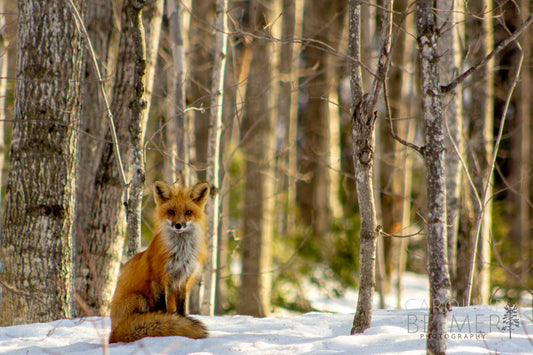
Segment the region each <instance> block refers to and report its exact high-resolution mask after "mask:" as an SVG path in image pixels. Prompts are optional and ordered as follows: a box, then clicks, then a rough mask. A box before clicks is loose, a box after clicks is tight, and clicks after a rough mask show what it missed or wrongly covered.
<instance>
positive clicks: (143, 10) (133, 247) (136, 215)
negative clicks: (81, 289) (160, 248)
mask: <svg viewBox="0 0 533 355" xmlns="http://www.w3.org/2000/svg"><path fill="white" fill-rule="evenodd" d="M163 4H164V2H163V1H162V0H161V1H159V2H156V3H155V4H154V5H150V6H146V5H144V3H143V2H141V3H136V2H133V1H132V2H130V5H129V8H128V10H127V11H128V18H129V21H131V22H132V23H133V31H132V35H133V42H134V46H135V57H134V60H135V69H134V72H135V74H134V77H133V85H134V88H135V91H134V97H133V98H132V99H131V102H130V105H129V107H130V109H131V116H130V120H129V131H130V135H131V136H130V147H131V148H132V157H131V180H130V185H129V188H128V201H127V203H126V205H125V207H126V218H127V225H128V227H127V235H128V257H132V256H133V255H135V254H137V253H138V252H140V249H141V211H142V199H143V190H144V180H145V175H146V173H145V167H144V163H145V156H144V136H145V133H146V124H147V122H148V114H149V112H150V102H151V95H152V88H153V82H154V76H155V67H156V61H157V60H156V58H157V49H158V48H159V37H160V33H161V19H162V16H163ZM143 14H145V18H146V19H145V22H146V23H147V28H146V31H145V27H144V24H143Z"/></svg>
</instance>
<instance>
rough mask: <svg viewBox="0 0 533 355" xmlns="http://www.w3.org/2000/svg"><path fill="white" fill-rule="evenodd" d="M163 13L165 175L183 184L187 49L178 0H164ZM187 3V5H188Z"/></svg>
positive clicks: (186, 160)
mask: <svg viewBox="0 0 533 355" xmlns="http://www.w3.org/2000/svg"><path fill="white" fill-rule="evenodd" d="M166 5H167V16H168V21H169V41H170V47H171V54H172V65H171V71H170V73H171V75H170V78H169V80H168V97H167V102H166V116H165V121H166V127H165V139H166V144H167V150H168V159H166V160H165V176H166V179H167V180H168V181H172V182H175V181H177V180H178V178H181V179H183V184H184V185H185V186H189V185H190V184H191V182H190V181H189V179H190V172H189V161H190V158H189V135H190V128H189V121H188V120H187V115H186V114H185V108H186V107H185V106H186V85H185V78H186V63H185V51H186V48H187V43H186V39H187V36H185V31H184V28H186V27H185V24H184V22H187V23H189V21H185V14H187V12H186V11H184V7H186V6H187V5H185V6H184V5H182V2H181V1H179V0H167V1H166ZM189 5H190V4H189Z"/></svg>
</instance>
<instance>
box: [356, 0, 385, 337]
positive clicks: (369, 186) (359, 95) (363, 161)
mask: <svg viewBox="0 0 533 355" xmlns="http://www.w3.org/2000/svg"><path fill="white" fill-rule="evenodd" d="M383 8H384V11H383V18H382V28H381V50H380V54H379V59H378V64H377V70H376V73H375V77H374V80H373V82H372V86H371V89H370V91H369V92H368V93H367V94H365V95H363V85H362V75H361V65H360V58H361V55H360V45H361V44H360V10H361V3H360V2H359V1H356V0H350V2H349V9H350V11H349V13H350V17H349V36H348V37H349V55H350V57H351V58H352V60H351V63H350V74H351V78H350V79H351V81H350V84H351V91H352V111H353V114H352V137H353V159H354V171H355V182H356V188H357V200H358V202H359V214H360V217H361V230H360V235H359V239H360V242H359V245H360V252H359V297H358V299H357V311H356V313H355V316H354V320H353V327H352V330H351V334H355V333H362V332H363V331H364V330H365V329H368V328H369V327H370V322H371V320H372V306H373V298H374V287H375V268H376V266H375V259H376V239H377V237H378V234H379V229H378V224H377V219H376V206H375V202H374V187H373V178H372V176H373V164H374V146H375V135H374V123H375V119H376V116H377V112H375V108H376V105H377V102H378V97H379V95H380V94H381V89H382V88H383V83H384V81H385V78H386V76H387V71H388V67H389V56H390V40H391V39H390V36H391V29H392V11H391V10H392V1H386V2H385V3H384V4H383Z"/></svg>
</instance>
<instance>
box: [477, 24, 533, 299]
mask: <svg viewBox="0 0 533 355" xmlns="http://www.w3.org/2000/svg"><path fill="white" fill-rule="evenodd" d="M530 18H533V17H532V16H530ZM523 61H524V52H522V51H521V55H520V60H519V63H518V67H517V70H516V73H515V77H514V79H513V82H512V84H511V89H510V90H509V93H508V94H507V98H506V99H505V107H504V110H503V113H502V116H501V121H500V128H499V131H498V137H497V138H496V143H495V145H494V151H493V154H492V162H491V165H490V167H489V175H488V176H487V182H486V183H485V188H484V189H483V198H482V199H481V201H480V202H481V209H480V213H479V216H478V218H477V220H476V237H475V239H474V247H473V249H472V255H471V259H470V270H469V274H468V284H467V295H468V302H467V304H470V301H471V299H472V283H473V281H474V268H475V263H476V257H477V249H478V244H479V236H480V234H481V225H482V222H481V221H482V220H483V215H484V214H485V204H486V203H487V193H488V189H489V185H490V183H491V179H492V172H493V171H494V167H495V166H496V158H497V156H498V150H499V148H500V143H501V140H502V135H503V127H504V125H505V116H506V115H507V111H508V109H509V104H510V103H511V97H512V96H513V93H514V89H515V88H516V85H517V84H518V79H519V77H520V72H521V71H522V63H523Z"/></svg>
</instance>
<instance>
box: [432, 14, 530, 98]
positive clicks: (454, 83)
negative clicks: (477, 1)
mask: <svg viewBox="0 0 533 355" xmlns="http://www.w3.org/2000/svg"><path fill="white" fill-rule="evenodd" d="M531 23H533V14H531V15H529V17H528V18H527V20H526V21H525V22H524V23H523V24H522V26H520V27H519V28H518V29H517V30H516V31H515V32H514V33H513V34H512V35H511V36H509V37H507V38H506V39H504V40H503V41H502V42H500V44H498V45H497V46H496V48H494V49H493V50H492V51H491V52H490V53H489V54H487V56H485V57H484V58H483V59H481V61H479V63H477V64H476V65H474V66H472V67H470V68H469V69H468V70H466V71H465V72H463V74H461V75H459V76H458V77H457V78H455V79H454V80H453V81H452V82H451V83H449V84H448V85H445V86H441V88H440V90H441V92H442V93H443V94H447V93H449V92H450V91H452V90H453V89H455V88H456V87H457V85H459V84H461V83H462V82H463V81H465V79H466V78H468V77H469V76H470V75H472V74H473V73H475V72H476V71H478V70H479V69H480V68H481V67H483V66H484V65H486V64H487V63H488V61H489V60H491V59H492V58H493V57H494V56H495V55H496V54H498V53H500V52H501V51H502V50H503V49H504V48H505V47H507V46H508V45H509V44H510V43H511V42H513V41H515V40H516V39H517V38H518V37H519V36H520V35H521V34H522V32H524V31H525V30H526V28H527V27H528V26H529V25H531Z"/></svg>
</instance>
